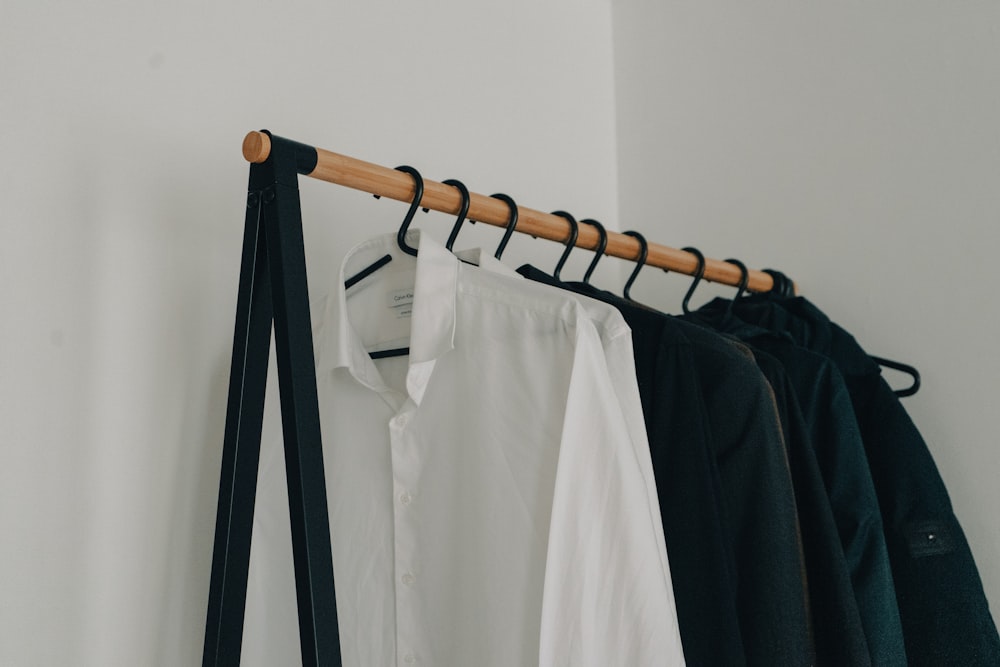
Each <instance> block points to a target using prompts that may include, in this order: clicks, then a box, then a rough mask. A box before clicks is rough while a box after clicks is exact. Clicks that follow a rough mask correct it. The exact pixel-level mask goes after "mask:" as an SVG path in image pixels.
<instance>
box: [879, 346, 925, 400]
mask: <svg viewBox="0 0 1000 667" xmlns="http://www.w3.org/2000/svg"><path fill="white" fill-rule="evenodd" d="M868 356H869V357H871V360H872V361H874V362H875V363H876V364H878V365H879V366H883V367H885V368H891V369H893V370H896V371H900V372H902V373H906V374H907V375H909V376H910V377H911V378H913V384H911V385H910V386H909V387H907V388H906V389H894V390H893V392H892V393H894V394H896V396H899V397H900V398H905V397H906V396H913V395H914V394H915V393H917V392H918V391H920V371H918V370H917V369H916V368H914V367H913V366H910V365H908V364H903V363H900V362H898V361H892V360H891V359H884V358H882V357H875V356H872V355H868Z"/></svg>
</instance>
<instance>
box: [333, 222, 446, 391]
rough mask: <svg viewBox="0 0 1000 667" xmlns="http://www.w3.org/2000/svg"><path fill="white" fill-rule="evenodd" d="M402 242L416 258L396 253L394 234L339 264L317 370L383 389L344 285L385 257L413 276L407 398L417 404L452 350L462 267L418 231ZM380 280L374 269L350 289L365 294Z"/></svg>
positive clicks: (362, 245)
mask: <svg viewBox="0 0 1000 667" xmlns="http://www.w3.org/2000/svg"><path fill="white" fill-rule="evenodd" d="M406 240H407V243H408V244H409V245H411V246H413V247H416V248H418V251H419V254H418V255H417V257H416V259H414V258H413V257H411V256H410V255H408V254H406V253H404V252H403V251H401V250H400V249H399V246H398V244H397V243H396V235H395V234H394V233H393V234H385V235H381V236H377V237H375V238H372V239H369V240H368V241H364V242H363V243H360V244H358V245H357V246H355V247H354V248H353V249H351V251H350V252H348V253H347V255H346V257H345V258H344V260H343V262H342V263H341V265H340V274H339V278H338V283H337V289H336V296H335V297H331V298H330V299H329V300H328V302H327V307H326V309H325V311H324V315H323V318H324V326H322V327H320V331H321V332H322V331H329V332H330V333H329V334H325V335H329V336H330V339H329V343H330V344H329V350H330V354H329V355H325V354H322V352H325V350H326V349H327V346H325V345H318V346H317V347H319V348H320V350H321V353H320V354H319V355H318V356H317V366H318V367H319V368H320V369H322V370H331V369H334V368H347V369H348V370H349V371H350V372H351V374H352V375H353V376H354V377H355V378H356V379H357V380H358V381H359V382H361V383H362V384H365V385H367V386H369V387H371V388H372V389H376V390H383V389H385V384H384V382H383V381H382V378H381V375H380V374H379V372H378V369H377V368H376V367H375V364H374V363H373V362H372V360H371V357H369V355H368V351H367V350H366V349H365V347H364V343H363V342H362V340H361V338H360V337H359V336H358V334H357V332H356V331H355V329H354V327H353V325H352V324H351V322H350V320H349V318H348V317H347V314H348V310H347V290H345V289H344V281H345V280H346V279H347V278H348V277H350V276H352V275H355V274H356V273H357V272H358V271H360V270H362V269H364V268H365V267H367V266H369V265H370V264H372V263H373V262H374V261H376V260H377V259H379V258H380V257H383V256H385V255H389V256H390V257H392V263H393V264H396V263H397V262H398V263H400V264H402V265H403V266H409V267H411V269H412V270H413V271H414V273H415V278H414V285H413V315H412V319H411V325H410V368H409V371H408V373H407V379H406V385H407V392H408V393H409V395H410V397H411V398H412V399H413V400H414V402H415V403H417V404H418V405H419V403H420V400H421V399H422V398H423V393H424V389H425V388H426V386H427V382H428V381H429V379H430V376H431V373H432V371H433V368H434V363H435V362H436V360H437V359H438V358H439V357H441V356H442V355H443V354H445V353H446V352H448V351H449V350H451V349H453V348H454V346H455V307H456V294H457V291H458V279H459V270H460V268H461V266H460V262H459V260H458V258H457V257H455V256H454V255H453V254H451V253H450V252H449V251H448V250H447V249H446V248H444V246H442V245H439V244H438V243H437V242H435V241H434V240H433V239H432V238H431V237H429V236H426V235H421V234H420V231H419V230H417V229H414V230H410V231H409V232H407V237H406ZM414 265H415V266H414ZM393 268H396V267H393ZM380 270H381V269H380ZM397 270H398V269H397ZM378 280H379V271H378V270H377V271H375V272H374V273H372V274H371V275H370V276H367V277H365V278H364V279H363V280H361V281H360V282H359V283H358V284H356V285H353V286H352V287H351V290H352V291H354V290H358V289H363V288H364V287H363V286H364V285H366V284H369V285H370V284H375V283H376V282H377V281H378Z"/></svg>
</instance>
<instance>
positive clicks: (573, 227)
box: [552, 211, 580, 280]
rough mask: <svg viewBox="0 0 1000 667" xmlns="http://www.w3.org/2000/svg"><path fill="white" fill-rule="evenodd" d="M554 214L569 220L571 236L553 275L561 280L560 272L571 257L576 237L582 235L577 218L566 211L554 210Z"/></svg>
mask: <svg viewBox="0 0 1000 667" xmlns="http://www.w3.org/2000/svg"><path fill="white" fill-rule="evenodd" d="M552 215H558V216H559V217H560V218H566V220H568V221H569V238H568V239H567V240H566V249H565V250H563V253H562V255H561V256H560V257H559V262H558V263H557V264H556V270H555V271H553V272H552V277H553V278H555V279H556V280H559V273H560V272H561V271H562V268H563V265H564V264H565V263H566V260H567V259H568V258H569V253H570V252H571V251H572V250H573V248H574V247H575V246H576V237H577V236H579V235H580V226H579V225H578V224H577V222H576V218H574V217H573V216H572V215H570V214H569V213H567V212H566V211H552Z"/></svg>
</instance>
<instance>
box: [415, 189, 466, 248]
mask: <svg viewBox="0 0 1000 667" xmlns="http://www.w3.org/2000/svg"><path fill="white" fill-rule="evenodd" d="M441 182H442V183H444V184H445V185H450V186H452V187H454V188H458V192H459V194H461V195H462V206H461V207H460V208H459V209H458V219H457V220H455V224H454V225H453V226H452V228H451V233H450V234H448V240H447V241H446V242H445V244H444V247H445V248H447V249H448V250H451V249H452V248H453V247H454V245H455V239H457V238H458V230H460V229H461V228H462V223H464V222H465V216H467V215H468V214H469V204H471V203H472V198H471V197H470V196H469V188H467V187H465V183H462V181H459V180H456V179H454V178H449V179H448V180H447V181H441ZM424 210H427V209H424Z"/></svg>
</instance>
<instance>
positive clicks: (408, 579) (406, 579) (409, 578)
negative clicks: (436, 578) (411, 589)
mask: <svg viewBox="0 0 1000 667" xmlns="http://www.w3.org/2000/svg"><path fill="white" fill-rule="evenodd" d="M399 580H400V581H402V582H403V583H404V584H406V585H407V586H412V585H413V584H414V582H416V580H417V578H416V577H414V576H413V575H412V574H410V573H409V572H407V573H406V574H404V575H403V576H402V577H400V578H399Z"/></svg>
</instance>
